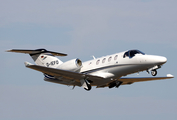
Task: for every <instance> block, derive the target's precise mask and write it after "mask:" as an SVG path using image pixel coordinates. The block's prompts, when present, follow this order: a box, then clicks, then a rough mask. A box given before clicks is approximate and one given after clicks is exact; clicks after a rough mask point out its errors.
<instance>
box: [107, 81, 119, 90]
mask: <svg viewBox="0 0 177 120" xmlns="http://www.w3.org/2000/svg"><path fill="white" fill-rule="evenodd" d="M121 84H122V82H121V81H114V82H112V83H110V84H109V88H113V87H116V88H118V87H119V86H120V85H121Z"/></svg>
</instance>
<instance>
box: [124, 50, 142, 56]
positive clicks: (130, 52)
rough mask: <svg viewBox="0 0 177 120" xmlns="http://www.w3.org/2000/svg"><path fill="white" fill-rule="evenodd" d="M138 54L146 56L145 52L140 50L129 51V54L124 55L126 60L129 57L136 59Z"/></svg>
mask: <svg viewBox="0 0 177 120" xmlns="http://www.w3.org/2000/svg"><path fill="white" fill-rule="evenodd" d="M136 54H142V55H145V54H144V53H143V52H141V51H139V50H129V51H127V52H125V53H124V56H123V57H124V58H125V57H129V58H132V57H134V56H135V55H136Z"/></svg>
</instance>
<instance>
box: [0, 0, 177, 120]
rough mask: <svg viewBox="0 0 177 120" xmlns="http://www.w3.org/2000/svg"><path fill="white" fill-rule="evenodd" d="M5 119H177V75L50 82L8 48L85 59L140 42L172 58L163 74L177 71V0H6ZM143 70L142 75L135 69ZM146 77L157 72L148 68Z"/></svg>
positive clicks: (1, 95)
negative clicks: (88, 83)
mask: <svg viewBox="0 0 177 120" xmlns="http://www.w3.org/2000/svg"><path fill="white" fill-rule="evenodd" d="M0 3H1V4H0V55H1V67H0V72H1V78H0V119H1V120H24V119H25V120H39V119H43V120H49V119H53V120H58V119H62V120H68V119H72V120H78V119H85V120H90V119H93V120H94V119H102V120H107V119H120V120H132V119H136V120H142V119H143V120H150V119H152V120H154V119H156V120H167V119H168V120H176V119H177V94H176V91H177V87H176V84H177V81H176V78H174V79H169V80H161V81H151V82H141V83H134V84H132V85H124V86H120V87H119V88H118V89H116V88H113V89H109V88H100V89H96V88H95V87H93V88H92V90H91V91H89V92H88V91H85V90H84V89H83V88H80V87H75V89H74V90H71V89H72V87H68V86H64V85H60V84H54V83H49V82H45V81H43V75H42V74H41V73H40V72H37V71H34V70H31V69H28V68H25V67H24V62H25V61H29V62H32V63H34V62H33V61H32V59H31V58H30V56H29V55H26V54H15V53H7V52H5V50H8V49H38V48H46V49H48V50H52V51H56V52H63V53H67V54H68V56H67V57H60V59H61V60H62V61H67V60H70V59H73V58H80V59H81V60H82V61H86V60H89V59H92V58H91V56H92V55H94V56H95V57H101V56H104V55H108V54H114V53H117V52H121V51H125V50H128V49H139V50H141V51H143V52H145V53H146V54H153V55H161V56H165V57H167V59H168V61H167V63H166V64H165V65H163V67H162V68H161V69H159V70H158V76H165V75H166V74H168V73H170V74H173V75H174V76H177V73H176V52H177V15H176V13H177V7H176V5H177V1H176V0H74V1H73V0H50V1H49V0H0ZM132 76H136V77H138V75H136V74H135V75H132ZM141 76H144V77H145V76H148V77H150V76H151V75H149V74H147V73H146V72H142V73H140V74H139V77H141Z"/></svg>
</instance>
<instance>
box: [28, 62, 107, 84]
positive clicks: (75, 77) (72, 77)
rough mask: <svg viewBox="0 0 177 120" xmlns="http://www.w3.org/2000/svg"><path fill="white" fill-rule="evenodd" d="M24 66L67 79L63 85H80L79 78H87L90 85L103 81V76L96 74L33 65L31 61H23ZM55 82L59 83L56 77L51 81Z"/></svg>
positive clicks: (102, 82)
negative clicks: (73, 82)
mask: <svg viewBox="0 0 177 120" xmlns="http://www.w3.org/2000/svg"><path fill="white" fill-rule="evenodd" d="M25 65H26V67H28V68H31V69H34V70H37V71H40V72H42V73H44V74H47V75H51V76H55V77H56V78H61V79H63V80H65V82H67V81H68V84H67V83H65V85H78V86H81V84H80V80H81V79H87V80H90V81H91V85H92V86H97V85H101V84H104V83H105V80H106V79H104V78H102V77H98V76H93V75H88V74H83V73H77V72H72V71H67V70H61V69H55V68H49V67H44V66H39V65H33V64H31V63H27V62H25ZM71 81H76V83H77V84H70V83H71ZM51 82H55V83H60V82H59V81H58V82H57V79H55V81H51Z"/></svg>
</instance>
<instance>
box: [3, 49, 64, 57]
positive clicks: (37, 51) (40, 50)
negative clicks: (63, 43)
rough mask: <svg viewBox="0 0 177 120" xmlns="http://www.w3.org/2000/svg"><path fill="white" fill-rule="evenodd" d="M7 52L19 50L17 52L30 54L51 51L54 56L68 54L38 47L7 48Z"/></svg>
mask: <svg viewBox="0 0 177 120" xmlns="http://www.w3.org/2000/svg"><path fill="white" fill-rule="evenodd" d="M6 52H17V53H25V54H30V55H35V54H39V53H51V54H52V55H54V56H67V54H64V53H58V52H52V51H48V50H46V49H36V50H24V49H12V50H7V51H6Z"/></svg>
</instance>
